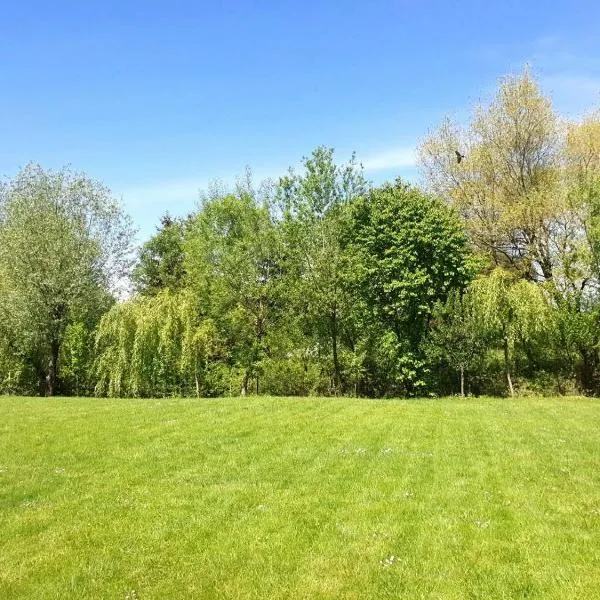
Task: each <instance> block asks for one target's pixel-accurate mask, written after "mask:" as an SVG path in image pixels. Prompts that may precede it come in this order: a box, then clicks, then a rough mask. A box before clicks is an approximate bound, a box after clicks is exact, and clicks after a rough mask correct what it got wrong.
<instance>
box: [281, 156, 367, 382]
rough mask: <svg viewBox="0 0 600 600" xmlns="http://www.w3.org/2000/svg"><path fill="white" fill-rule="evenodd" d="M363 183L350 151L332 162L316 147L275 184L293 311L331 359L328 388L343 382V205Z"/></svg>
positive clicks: (360, 192) (362, 188)
mask: <svg viewBox="0 0 600 600" xmlns="http://www.w3.org/2000/svg"><path fill="white" fill-rule="evenodd" d="M367 189H368V185H367V183H366V181H365V179H364V176H363V172H362V167H361V166H360V165H359V164H358V163H357V162H356V161H355V158H354V156H353V157H352V158H351V159H350V161H349V162H348V163H346V164H341V165H338V164H336V163H335V161H334V151H333V149H332V148H325V147H318V148H316V149H315V150H314V151H313V153H312V155H311V156H310V157H307V158H304V159H303V161H302V170H301V171H300V172H296V171H294V170H290V172H289V173H288V175H287V176H285V177H282V178H281V179H280V181H279V183H278V188H277V199H278V202H279V208H280V211H281V215H282V223H281V227H282V231H283V236H284V240H285V248H286V258H287V261H286V265H287V269H288V275H289V276H290V278H289V282H290V291H291V294H290V295H291V296H292V302H293V304H294V308H293V310H296V311H298V312H299V314H301V315H304V317H305V320H304V328H305V330H306V331H307V333H309V334H310V335H311V336H312V337H313V338H314V339H315V341H316V342H317V344H318V345H319V346H320V347H321V348H323V349H325V352H326V355H329V356H330V357H331V362H332V373H331V374H332V383H333V385H332V390H334V391H338V390H339V389H341V387H342V384H343V368H342V364H341V360H340V344H341V341H340V340H341V338H342V335H343V328H344V319H345V311H346V306H345V304H346V300H345V298H346V295H345V292H344V286H343V274H342V269H343V257H342V246H341V243H342V235H343V230H344V227H345V221H344V218H345V211H344V207H345V206H346V205H348V204H349V203H351V202H352V201H353V200H355V199H356V198H359V197H360V196H362V195H364V194H365V193H366V191H367Z"/></svg>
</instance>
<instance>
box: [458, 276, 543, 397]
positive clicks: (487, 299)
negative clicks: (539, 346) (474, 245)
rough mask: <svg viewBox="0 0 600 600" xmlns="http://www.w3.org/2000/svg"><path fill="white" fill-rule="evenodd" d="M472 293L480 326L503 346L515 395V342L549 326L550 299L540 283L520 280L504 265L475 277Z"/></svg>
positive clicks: (506, 367) (493, 340)
mask: <svg viewBox="0 0 600 600" xmlns="http://www.w3.org/2000/svg"><path fill="white" fill-rule="evenodd" d="M470 293H471V294H472V296H473V302H474V307H475V311H476V314H477V318H478V320H479V323H480V324H481V329H482V330H483V331H484V332H485V333H486V334H487V335H488V336H489V339H490V341H491V343H496V344H499V345H500V347H501V349H502V353H503V357H504V373H505V376H506V383H507V386H508V392H509V394H510V395H511V396H514V393H515V392H514V385H513V377H512V371H513V363H514V360H513V353H514V347H515V344H521V345H523V344H526V343H528V342H529V341H531V340H532V339H533V338H534V337H535V336H538V335H541V334H542V333H543V332H544V331H545V330H546V329H547V328H548V327H549V325H550V323H551V319H552V316H551V314H550V309H549V305H548V300H547V298H546V296H545V294H544V292H543V290H542V288H541V287H540V286H538V285H535V284H534V283H531V282H528V281H524V280H518V279H516V278H515V276H514V274H512V273H510V272H508V271H506V270H505V269H503V268H501V267H497V268H495V269H494V270H493V271H492V272H491V273H490V275H488V276H484V277H479V278H477V279H476V280H475V281H473V283H472V284H471V288H470Z"/></svg>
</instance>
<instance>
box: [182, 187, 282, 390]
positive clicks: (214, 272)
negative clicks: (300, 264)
mask: <svg viewBox="0 0 600 600" xmlns="http://www.w3.org/2000/svg"><path fill="white" fill-rule="evenodd" d="M185 251H186V271H187V272H188V274H189V281H190V285H191V286H192V288H193V289H194V290H195V293H196V294H197V295H198V297H199V299H200V303H201V305H202V306H203V309H204V310H205V311H206V314H207V315H210V316H211V318H212V319H213V320H214V322H215V323H216V324H217V327H218V329H219V332H220V335H221V337H222V339H223V340H224V341H225V342H226V343H225V345H226V347H228V348H229V360H230V363H231V365H232V366H233V367H236V368H239V369H241V371H242V382H241V392H242V394H246V393H248V392H249V391H250V389H249V387H250V382H251V380H254V383H255V391H257V392H258V391H260V384H259V381H260V373H261V365H262V361H263V359H264V358H265V356H266V354H267V353H268V351H269V343H268V337H269V333H270V332H271V331H272V328H273V326H274V324H275V322H276V320H277V318H278V314H279V312H278V307H279V299H278V296H279V291H280V287H279V275H280V272H281V261H280V254H279V252H280V246H279V240H278V233H277V230H276V228H275V226H274V223H273V221H272V219H271V215H270V213H269V210H268V207H267V206H266V205H265V204H264V203H263V202H261V201H260V199H259V198H258V196H257V194H256V193H255V192H254V190H253V189H252V188H251V186H248V185H239V186H238V189H237V190H236V191H235V192H234V193H226V194H224V195H222V194H217V195H216V196H214V197H212V198H209V199H207V200H205V202H204V203H203V205H202V207H201V209H200V211H199V212H198V214H197V215H195V217H194V218H193V219H192V221H191V223H190V226H189V232H188V234H187V237H186V244H185Z"/></svg>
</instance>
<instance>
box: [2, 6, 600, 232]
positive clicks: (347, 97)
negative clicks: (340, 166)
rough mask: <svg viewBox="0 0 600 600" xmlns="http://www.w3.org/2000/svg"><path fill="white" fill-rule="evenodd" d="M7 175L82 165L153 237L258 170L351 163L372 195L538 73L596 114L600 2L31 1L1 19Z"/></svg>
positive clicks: (565, 109) (411, 172) (547, 86)
mask: <svg viewBox="0 0 600 600" xmlns="http://www.w3.org/2000/svg"><path fill="white" fill-rule="evenodd" d="M0 12H1V14H0V90H1V93H0V140H1V141H0V176H3V177H11V176H13V175H14V174H15V173H16V172H17V170H18V169H19V167H21V166H23V165H25V164H26V163H27V162H30V161H34V162H39V163H40V164H42V165H43V166H46V167H52V168H59V167H61V166H63V165H65V164H70V165H71V166H72V167H73V168H75V169H77V170H84V171H86V172H88V173H89V174H90V175H92V176H93V177H95V178H97V179H100V180H102V181H103V182H104V183H106V184H107V185H108V186H109V187H110V188H111V189H112V190H113V192H114V193H115V195H116V196H117V197H119V198H122V201H123V204H124V206H125V209H126V210H127V212H129V214H130V215H131V216H132V217H133V219H134V221H135V223H136V224H137V226H138V227H139V229H140V233H139V238H140V239H145V238H146V237H147V236H148V235H149V234H151V233H152V231H153V230H154V226H155V225H156V224H157V223H158V218H159V216H160V215H161V214H163V213H164V212H165V211H167V210H168V211H169V212H170V213H171V214H173V215H179V214H185V213H186V212H188V211H189V210H191V209H192V208H193V207H194V204H195V202H196V200H197V198H198V189H200V188H205V187H206V186H207V185H208V183H209V182H210V181H211V180H212V179H215V178H219V179H221V180H223V181H225V182H231V181H233V180H234V179H235V177H236V176H237V175H240V174H242V173H243V172H244V169H245V167H246V165H248V166H250V167H251V168H252V170H253V171H254V173H255V176H256V178H257V179H260V178H263V177H269V176H270V177H276V176H278V175H279V174H281V173H283V172H284V171H285V169H286V168H287V166H289V165H292V164H296V163H297V162H298V161H299V159H300V157H301V156H303V155H306V154H308V153H310V151H311V150H312V148H314V147H315V146H317V145H319V144H325V145H328V146H333V147H335V148H336V154H337V156H338V157H339V159H344V160H345V159H346V158H348V157H349V155H350V153H351V151H352V150H356V151H357V153H358V157H359V159H360V160H362V162H363V163H364V165H365V167H366V169H367V175H368V177H369V178H370V179H372V180H373V181H375V182H379V181H382V180H384V179H392V178H393V177H395V176H396V175H402V176H404V177H407V178H411V179H415V178H416V177H417V171H416V168H415V166H414V148H415V146H416V144H417V143H418V140H419V139H420V138H421V137H422V136H423V135H424V134H425V133H426V132H427V130H428V129H430V128H433V127H434V126H435V125H436V124H437V123H439V122H440V120H441V119H442V117H443V116H444V115H445V114H451V115H454V116H457V117H458V118H465V117H466V115H468V109H469V107H470V106H472V104H473V103H474V102H476V101H477V100H479V99H480V98H486V97H487V96H488V95H489V94H490V93H491V92H492V91H493V89H494V88H495V86H496V82H497V79H498V77H500V76H502V75H504V74H507V73H509V72H516V71H519V70H520V68H521V67H522V65H523V64H524V63H526V62H528V63H530V64H531V66H532V68H533V70H534V72H535V74H536V75H537V76H538V77H539V79H540V81H541V84H542V86H543V88H544V90H545V91H546V92H548V93H551V95H552V96H553V99H554V101H555V105H556V107H557V108H558V109H559V110H560V111H561V112H562V113H564V114H566V115H570V116H576V115H579V114H581V113H582V112H583V111H584V110H585V109H587V108H590V107H592V106H599V105H600V35H599V34H598V24H599V23H600V2H597V1H594V2H591V1H590V2H577V1H571V2H552V1H546V2H540V1H539V0H531V1H530V2H522V1H518V2H517V1H514V0H505V1H503V2H493V3H492V2H470V1H468V0H465V1H462V2H458V1H447V2H426V1H423V2H418V1H416V0H412V1H377V0H373V1H371V2H358V1H355V0H348V1H346V2H327V1H323V2H317V1H312V0H304V1H298V2H295V1H294V2H292V1H290V2H276V1H274V0H271V1H263V0H261V1H249V0H239V1H237V2H191V1H190V2H182V1H178V0H172V1H171V2H154V1H152V0H146V1H144V2H127V1H126V0H124V1H121V2H116V1H113V0H106V1H102V2H89V3H88V2H81V1H78V2H61V1H60V0H57V1H55V2H47V1H43V2H42V1H38V2H28V1H27V0H21V1H19V2H17V1H16V0H15V1H9V0H5V2H4V3H3V5H2V10H1V11H0Z"/></svg>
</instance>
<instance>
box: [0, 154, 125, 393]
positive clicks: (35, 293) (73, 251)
mask: <svg viewBox="0 0 600 600" xmlns="http://www.w3.org/2000/svg"><path fill="white" fill-rule="evenodd" d="M130 238H131V231H130V227H129V224H128V220H127V219H126V218H125V217H124V216H123V214H122V212H121V210H120V208H119V207H118V205H117V204H116V202H115V201H114V200H113V199H112V198H111V196H110V193H109V191H108V190H107V189H106V188H105V187H104V186H102V185H101V184H99V183H97V182H95V181H93V180H91V179H90V178H88V177H87V176H86V175H83V174H78V173H73V172H71V171H68V170H66V169H63V170H62V171H58V172H54V171H44V170H43V169H42V168H41V167H38V166H36V165H29V166H27V167H26V168H25V169H23V170H22V171H20V172H19V174H18V175H17V176H16V177H15V178H14V179H13V180H11V181H9V182H7V183H5V184H3V185H2V186H1V187H0V264H1V265H2V272H1V274H0V279H1V280H2V281H1V285H2V289H3V293H2V295H1V296H0V304H1V305H2V306H1V308H0V315H2V321H3V324H2V327H3V328H4V329H5V330H6V331H7V332H8V337H9V343H10V345H11V347H12V351H13V352H14V353H15V354H16V355H17V356H19V357H20V358H21V360H22V361H23V362H24V364H25V365H26V366H27V368H28V369H29V371H30V372H32V373H34V374H35V379H37V381H38V382H39V387H40V390H41V391H42V392H45V393H46V394H48V395H52V394H53V393H55V392H56V391H57V389H60V372H59V357H60V353H61V347H62V343H63V340H64V336H65V331H66V329H67V327H68V326H69V325H70V324H72V323H76V322H78V321H83V322H88V323H92V322H94V321H95V320H97V317H98V315H99V314H100V313H101V312H102V311H103V310H105V309H106V308H107V307H108V305H109V304H110V299H109V298H110V296H109V293H110V292H111V291H114V290H115V289H117V288H118V285H119V284H120V283H121V282H122V278H123V276H124V275H126V273H127V268H128V266H129V250H130ZM23 383H24V384H26V383H27V382H23ZM25 389H29V390H31V388H30V387H29V386H28V385H25Z"/></svg>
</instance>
